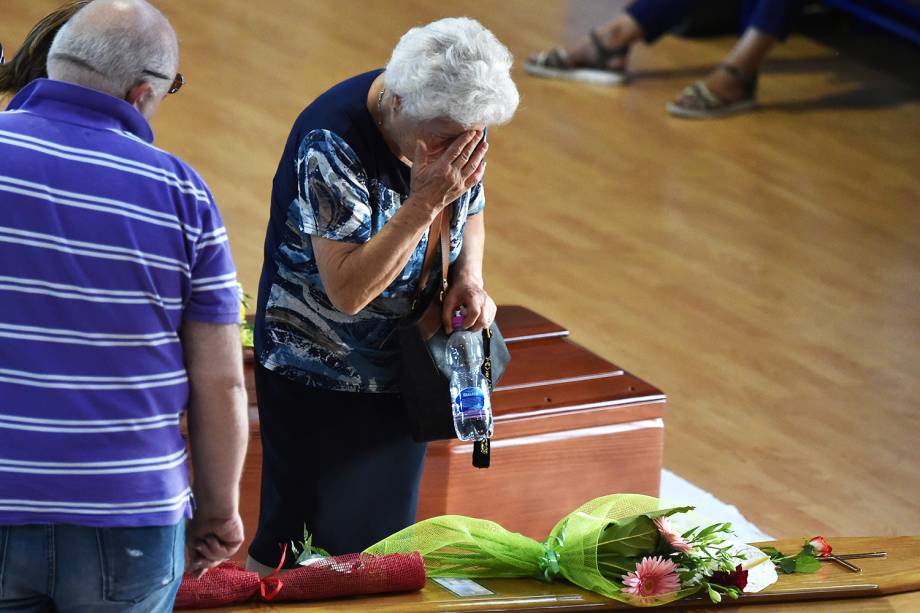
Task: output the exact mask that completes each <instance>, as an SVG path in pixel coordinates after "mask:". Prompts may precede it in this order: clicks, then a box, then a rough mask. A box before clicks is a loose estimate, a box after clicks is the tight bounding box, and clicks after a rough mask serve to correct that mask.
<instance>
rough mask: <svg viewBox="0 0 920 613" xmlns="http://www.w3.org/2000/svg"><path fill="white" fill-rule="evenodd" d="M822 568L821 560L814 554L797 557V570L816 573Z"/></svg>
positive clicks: (798, 571)
mask: <svg viewBox="0 0 920 613" xmlns="http://www.w3.org/2000/svg"><path fill="white" fill-rule="evenodd" d="M819 570H821V562H819V561H818V558H816V557H815V556H813V555H798V556H796V558H795V572H797V573H816V572H818V571H819Z"/></svg>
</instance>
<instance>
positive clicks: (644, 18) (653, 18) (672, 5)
mask: <svg viewBox="0 0 920 613" xmlns="http://www.w3.org/2000/svg"><path fill="white" fill-rule="evenodd" d="M741 1H742V2H743V7H742V15H744V17H745V22H744V23H743V24H742V25H743V26H744V27H745V28H755V29H757V30H760V31H761V32H763V33H764V34H769V35H770V36H773V37H774V38H776V39H778V40H785V39H786V37H787V36H788V35H789V32H790V30H791V29H792V25H793V23H794V22H795V19H796V18H797V17H798V16H799V13H800V12H801V9H802V4H803V0H741ZM698 4H699V1H698V0H636V2H633V3H632V4H630V5H629V6H628V7H626V12H627V13H629V14H630V15H631V16H632V18H633V19H635V20H636V22H637V23H638V24H639V25H640V26H641V27H642V32H643V34H644V35H645V41H646V42H647V43H652V42H654V41H656V40H657V39H658V38H660V37H661V36H662V35H664V34H667V33H668V31H670V30H671V29H672V28H673V27H674V26H676V25H677V24H678V23H680V22H681V21H683V20H684V19H686V18H687V17H688V16H689V15H690V13H691V12H692V11H693V9H694V8H695V7H696V6H697V5H698Z"/></svg>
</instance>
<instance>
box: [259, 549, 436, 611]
mask: <svg viewBox="0 0 920 613" xmlns="http://www.w3.org/2000/svg"><path fill="white" fill-rule="evenodd" d="M424 586H425V563H424V562H423V561H422V556H421V554H419V553H418V552H413V553H409V554H391V555H385V556H372V555H367V554H361V553H355V554H349V555H344V556H335V557H331V558H322V559H319V560H317V561H316V562H313V563H312V564H309V565H307V566H301V567H299V568H295V569H292V570H288V571H285V572H284V573H281V574H278V575H270V576H268V577H265V578H264V579H262V590H261V593H262V597H263V598H264V599H265V600H271V601H301V600H319V599H322V598H334V597H336V596H352V595H357V594H380V593H384V592H411V591H415V590H420V589H422V588H423V587H424Z"/></svg>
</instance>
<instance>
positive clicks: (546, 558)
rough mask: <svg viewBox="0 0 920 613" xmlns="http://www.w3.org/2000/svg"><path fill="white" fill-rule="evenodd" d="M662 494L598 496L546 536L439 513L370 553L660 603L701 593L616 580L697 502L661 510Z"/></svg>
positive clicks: (437, 569)
mask: <svg viewBox="0 0 920 613" xmlns="http://www.w3.org/2000/svg"><path fill="white" fill-rule="evenodd" d="M660 504H661V503H660V501H659V500H658V499H657V498H652V497H650V496H642V495H639V494H613V495H610V496H603V497H601V498H595V499H594V500H591V501H589V502H587V503H585V504H583V505H582V506H581V507H579V508H578V509H575V511H573V512H571V513H569V514H568V515H566V516H565V517H563V518H562V519H561V520H560V521H559V523H557V524H556V526H555V527H554V528H553V530H552V532H550V534H549V536H548V537H547V539H546V541H544V543H542V544H541V543H538V542H537V541H535V540H533V539H531V538H528V537H526V536H523V535H522V534H518V533H516V532H509V531H508V530H505V529H504V528H502V527H501V526H499V525H498V524H496V523H495V522H491V521H487V520H484V519H474V518H471V517H463V516H460V515H443V516H441V517H433V518H431V519H426V520H424V521H421V522H418V523H417V524H415V525H412V526H409V527H408V528H406V529H404V530H400V531H399V532H397V533H396V534H394V535H392V536H389V537H387V538H385V539H383V540H382V541H380V542H379V543H377V544H375V545H373V546H371V547H369V548H368V549H367V550H366V551H365V553H370V554H374V555H386V554H389V553H409V552H412V551H419V552H421V554H422V557H423V558H424V560H425V570H426V571H427V573H428V575H429V576H432V577H463V578H489V577H492V578H495V577H536V578H539V579H544V580H547V581H549V580H552V579H553V578H555V577H556V576H557V575H560V574H561V575H562V576H563V577H565V578H566V579H568V580H569V581H571V582H572V583H574V584H575V585H577V586H579V587H581V588H584V589H586V590H591V591H592V592H596V593H598V594H601V595H603V596H606V597H608V598H612V599H614V600H618V601H620V602H624V603H627V604H632V605H636V606H656V605H662V604H667V603H669V602H673V601H675V600H678V599H680V598H684V597H686V596H689V595H690V594H693V593H695V592H697V591H698V590H699V589H700V588H699V586H693V587H688V588H685V589H682V590H680V591H679V592H673V593H670V594H665V595H662V596H659V597H657V598H645V599H639V598H637V597H635V596H633V595H631V594H627V593H624V592H623V591H622V588H621V585H620V584H618V583H617V582H619V581H621V580H622V577H623V575H625V574H626V573H627V572H630V571H632V570H634V569H635V566H636V562H638V561H639V560H640V559H641V558H642V557H643V556H650V555H654V554H655V553H656V552H660V548H661V546H662V544H661V542H660V536H659V533H658V530H657V528H656V527H655V524H654V522H653V520H654V519H655V518H656V517H661V516H667V515H673V514H675V513H684V512H687V511H689V510H691V509H692V507H676V508H669V509H660V508H659V506H660Z"/></svg>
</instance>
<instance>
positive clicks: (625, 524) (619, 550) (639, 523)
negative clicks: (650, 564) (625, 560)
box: [597, 515, 659, 557]
mask: <svg viewBox="0 0 920 613" xmlns="http://www.w3.org/2000/svg"><path fill="white" fill-rule="evenodd" d="M658 539H659V535H658V528H656V527H655V523H654V522H653V521H652V520H651V519H649V518H648V517H646V516H645V515H638V516H636V517H632V518H628V519H625V520H620V521H615V522H611V523H610V525H609V526H607V528H606V529H605V530H604V532H603V533H602V534H601V538H600V541H599V542H598V544H597V552H598V555H604V554H606V555H612V556H614V557H618V556H622V557H635V556H641V555H644V554H650V553H652V552H653V551H655V548H656V547H657V546H658Z"/></svg>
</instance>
